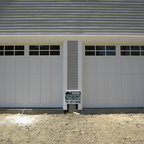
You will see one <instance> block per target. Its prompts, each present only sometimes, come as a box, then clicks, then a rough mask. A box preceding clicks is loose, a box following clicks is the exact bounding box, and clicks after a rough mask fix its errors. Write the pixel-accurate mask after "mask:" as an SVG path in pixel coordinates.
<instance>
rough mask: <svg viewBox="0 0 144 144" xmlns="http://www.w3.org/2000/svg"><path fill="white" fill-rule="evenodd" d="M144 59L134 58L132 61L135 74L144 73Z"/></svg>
mask: <svg viewBox="0 0 144 144" xmlns="http://www.w3.org/2000/svg"><path fill="white" fill-rule="evenodd" d="M143 61H144V59H143V57H142V58H141V59H134V60H133V61H132V63H133V67H132V71H133V74H140V75H141V74H143V75H144V62H143Z"/></svg>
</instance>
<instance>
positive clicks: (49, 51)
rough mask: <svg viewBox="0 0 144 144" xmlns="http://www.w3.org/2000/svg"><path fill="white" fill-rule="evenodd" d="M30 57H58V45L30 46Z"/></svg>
mask: <svg viewBox="0 0 144 144" xmlns="http://www.w3.org/2000/svg"><path fill="white" fill-rule="evenodd" d="M29 55H30V56H49V55H50V56H58V55H60V45H30V46H29Z"/></svg>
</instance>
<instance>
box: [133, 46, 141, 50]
mask: <svg viewBox="0 0 144 144" xmlns="http://www.w3.org/2000/svg"><path fill="white" fill-rule="evenodd" d="M131 50H140V46H131Z"/></svg>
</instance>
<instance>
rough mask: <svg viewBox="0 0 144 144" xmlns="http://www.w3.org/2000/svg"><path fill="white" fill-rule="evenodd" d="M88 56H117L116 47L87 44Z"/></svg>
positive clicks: (86, 51) (86, 52) (86, 53)
mask: <svg viewBox="0 0 144 144" xmlns="http://www.w3.org/2000/svg"><path fill="white" fill-rule="evenodd" d="M85 55H86V56H115V55H116V47H115V46H103V45H96V46H85Z"/></svg>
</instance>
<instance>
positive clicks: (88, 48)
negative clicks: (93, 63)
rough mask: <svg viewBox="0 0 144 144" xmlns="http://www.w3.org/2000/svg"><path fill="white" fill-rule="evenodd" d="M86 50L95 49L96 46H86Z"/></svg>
mask: <svg viewBox="0 0 144 144" xmlns="http://www.w3.org/2000/svg"><path fill="white" fill-rule="evenodd" d="M85 50H95V46H85Z"/></svg>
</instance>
